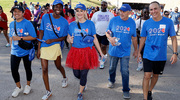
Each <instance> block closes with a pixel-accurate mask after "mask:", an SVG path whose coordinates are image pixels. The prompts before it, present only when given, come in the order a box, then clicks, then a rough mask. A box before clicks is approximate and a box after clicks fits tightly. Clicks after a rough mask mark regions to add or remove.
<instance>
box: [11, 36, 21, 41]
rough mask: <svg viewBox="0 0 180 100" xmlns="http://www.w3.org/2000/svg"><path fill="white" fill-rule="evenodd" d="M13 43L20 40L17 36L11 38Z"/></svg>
mask: <svg viewBox="0 0 180 100" xmlns="http://www.w3.org/2000/svg"><path fill="white" fill-rule="evenodd" d="M12 39H13V40H14V41H17V40H21V37H19V36H13V38H12Z"/></svg>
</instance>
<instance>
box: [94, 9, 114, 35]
mask: <svg viewBox="0 0 180 100" xmlns="http://www.w3.org/2000/svg"><path fill="white" fill-rule="evenodd" d="M113 17H114V15H113V14H112V13H111V12H109V11H107V12H102V11H98V12H96V13H94V14H93V17H92V19H91V21H93V22H94V24H95V27H96V34H98V35H100V36H103V35H106V34H105V32H106V29H107V27H108V24H109V22H110V20H111V19H112V18H113Z"/></svg>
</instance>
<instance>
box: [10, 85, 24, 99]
mask: <svg viewBox="0 0 180 100" xmlns="http://www.w3.org/2000/svg"><path fill="white" fill-rule="evenodd" d="M22 90H23V88H22V87H21V88H19V87H16V88H15V89H14V91H13V93H12V97H14V98H15V97H17V96H18V95H19V93H20V92H21V91H22Z"/></svg>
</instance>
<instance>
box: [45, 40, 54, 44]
mask: <svg viewBox="0 0 180 100" xmlns="http://www.w3.org/2000/svg"><path fill="white" fill-rule="evenodd" d="M45 42H46V43H47V44H51V43H52V42H53V40H52V39H48V40H46V41H45Z"/></svg>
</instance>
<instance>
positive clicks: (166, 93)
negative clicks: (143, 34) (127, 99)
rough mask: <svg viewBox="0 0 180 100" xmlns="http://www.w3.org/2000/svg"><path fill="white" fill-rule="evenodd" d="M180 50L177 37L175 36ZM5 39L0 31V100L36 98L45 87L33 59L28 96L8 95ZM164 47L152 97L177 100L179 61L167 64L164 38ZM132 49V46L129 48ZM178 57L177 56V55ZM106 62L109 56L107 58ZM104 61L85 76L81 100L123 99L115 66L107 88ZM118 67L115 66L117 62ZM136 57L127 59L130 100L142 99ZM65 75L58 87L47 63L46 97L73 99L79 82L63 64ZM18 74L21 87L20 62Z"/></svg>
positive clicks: (37, 62) (10, 83)
mask: <svg viewBox="0 0 180 100" xmlns="http://www.w3.org/2000/svg"><path fill="white" fill-rule="evenodd" d="M178 42H179V45H178V47H179V49H178V51H179V52H180V36H178ZM5 44H6V42H5V38H4V36H3V34H0V79H1V80H0V100H40V99H41V97H42V96H43V95H44V93H45V87H44V84H43V80H42V72H41V64H40V60H38V59H35V60H34V61H33V62H32V71H33V78H32V84H31V87H32V91H31V93H30V94H29V95H24V94H23V93H20V95H19V96H18V97H17V98H12V97H11V93H12V91H13V89H14V88H15V83H14V81H13V79H12V76H11V71H10V48H6V47H5ZM168 46H169V47H167V48H168V49H167V58H168V60H167V63H166V67H165V70H164V74H163V75H162V76H160V78H159V81H158V83H157V85H156V87H155V89H154V91H153V97H154V100H180V99H179V98H180V95H179V94H180V85H179V83H180V73H179V71H180V60H179V59H178V62H177V63H176V64H174V65H171V64H170V61H169V59H170V57H171V55H172V50H171V48H172V47H171V41H170V39H169V40H168ZM132 50H133V49H132ZM67 53H68V49H64V50H63V60H62V65H63V66H64V65H65V60H66V55H67ZM179 57H180V56H179ZM108 61H109V59H108ZM108 61H107V63H106V65H105V69H103V70H101V69H96V70H91V71H89V75H88V83H87V85H88V88H87V90H86V91H85V93H84V100H123V97H122V91H121V90H122V82H121V75H120V72H119V69H120V68H119V67H118V69H117V77H116V84H115V88H113V89H109V88H107V83H108V80H107V79H108V66H109V62H108ZM118 66H119V65H118ZM136 68H137V63H136V59H133V57H132V56H131V59H130V68H129V70H130V88H131V91H130V92H131V100H142V98H143V95H142V84H141V83H142V78H143V72H137V71H136ZM65 70H66V74H67V77H68V87H67V88H61V79H62V76H61V74H60V73H59V72H58V71H57V70H56V68H55V66H54V64H53V62H52V61H51V62H49V79H50V87H51V89H52V92H53V96H52V97H51V98H50V99H49V100H76V98H77V93H78V89H79V81H78V80H77V79H75V78H74V76H73V73H72V70H71V69H69V68H67V67H65ZM19 72H20V76H21V84H22V86H23V87H24V86H25V85H26V75H25V71H24V67H23V63H21V64H20V68H19Z"/></svg>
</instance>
